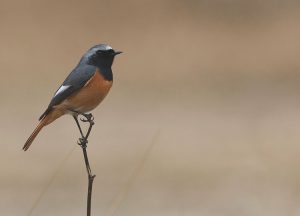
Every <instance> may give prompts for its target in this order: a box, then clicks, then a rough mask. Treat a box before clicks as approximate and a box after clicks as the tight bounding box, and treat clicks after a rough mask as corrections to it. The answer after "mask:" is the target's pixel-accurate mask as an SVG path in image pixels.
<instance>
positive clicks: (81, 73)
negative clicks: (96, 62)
mask: <svg viewBox="0 0 300 216" xmlns="http://www.w3.org/2000/svg"><path fill="white" fill-rule="evenodd" d="M96 69H97V68H96V67H95V66H92V65H78V66H77V67H76V68H75V69H74V70H73V71H72V72H71V73H70V74H69V76H67V78H66V79H65V81H64V82H63V84H62V85H61V86H60V87H59V88H58V89H57V91H56V92H55V93H54V96H53V98H52V100H51V101H50V103H49V105H48V108H47V109H46V111H45V112H44V113H43V114H42V115H41V116H40V118H39V120H41V119H42V118H44V117H45V116H46V115H47V114H48V113H49V112H50V111H51V110H52V109H53V106H55V105H58V104H59V103H61V102H62V101H63V100H65V99H66V98H68V97H69V96H70V95H72V94H73V93H74V92H76V91H77V90H79V89H81V88H82V87H83V86H84V85H85V84H86V82H87V81H89V80H90V79H91V77H92V76H93V75H94V74H95V73H96Z"/></svg>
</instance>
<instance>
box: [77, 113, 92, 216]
mask: <svg viewBox="0 0 300 216" xmlns="http://www.w3.org/2000/svg"><path fill="white" fill-rule="evenodd" d="M81 115H82V116H84V119H80V120H81V121H82V122H88V123H89V124H90V125H89V128H88V131H87V133H86V135H83V133H82V129H81V127H80V124H79V122H78V119H77V118H78V116H74V119H75V121H76V124H77V126H78V129H79V132H80V134H81V138H79V141H78V144H79V145H80V146H81V148H82V152H83V157H84V162H85V167H86V171H87V174H88V195H87V216H90V215H91V203H92V190H93V181H94V178H95V177H96V175H93V174H92V171H91V168H90V163H89V158H88V155H87V151H86V148H87V143H88V137H89V135H90V133H91V130H92V127H93V125H94V124H95V123H94V117H93V115H92V114H81Z"/></svg>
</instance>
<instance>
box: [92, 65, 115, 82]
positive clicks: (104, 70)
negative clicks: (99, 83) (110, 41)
mask: <svg viewBox="0 0 300 216" xmlns="http://www.w3.org/2000/svg"><path fill="white" fill-rule="evenodd" d="M95 66H96V67H98V68H99V72H100V73H101V74H102V75H103V77H104V79H105V80H108V81H113V73H112V70H111V67H104V66H101V65H95Z"/></svg>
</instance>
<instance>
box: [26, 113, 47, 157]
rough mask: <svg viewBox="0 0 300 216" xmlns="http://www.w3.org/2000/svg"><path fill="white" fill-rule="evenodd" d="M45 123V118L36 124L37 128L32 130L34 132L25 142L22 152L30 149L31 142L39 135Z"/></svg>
mask: <svg viewBox="0 0 300 216" xmlns="http://www.w3.org/2000/svg"><path fill="white" fill-rule="evenodd" d="M45 123H46V121H45V118H44V119H42V121H40V123H39V124H38V126H37V127H36V128H35V129H34V131H33V132H32V134H31V135H30V137H29V138H28V140H27V141H26V143H25V145H24V146H23V150H24V151H26V150H27V149H28V148H29V147H30V145H31V143H32V142H33V140H34V139H35V138H36V136H37V135H38V134H39V132H40V131H41V130H42V128H43V127H44V126H45Z"/></svg>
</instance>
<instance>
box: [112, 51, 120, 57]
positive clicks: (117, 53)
mask: <svg viewBox="0 0 300 216" xmlns="http://www.w3.org/2000/svg"><path fill="white" fill-rule="evenodd" d="M121 53H122V52H120V51H118V52H115V53H114V56H116V55H119V54H121Z"/></svg>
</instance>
